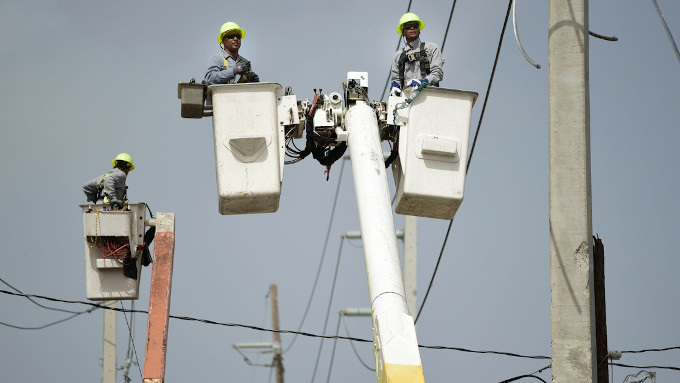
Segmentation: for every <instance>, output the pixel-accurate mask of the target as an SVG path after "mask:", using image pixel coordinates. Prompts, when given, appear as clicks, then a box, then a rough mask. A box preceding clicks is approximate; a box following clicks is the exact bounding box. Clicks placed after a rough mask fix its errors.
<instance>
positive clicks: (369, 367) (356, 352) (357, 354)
mask: <svg viewBox="0 0 680 383" xmlns="http://www.w3.org/2000/svg"><path fill="white" fill-rule="evenodd" d="M340 317H341V318H342V325H343V327H344V328H345V334H347V336H349V328H347V321H346V320H345V316H344V315H342V313H341V314H340ZM349 344H350V346H352V350H354V355H356V356H357V359H359V362H361V365H362V366H364V367H366V369H367V370H369V371H375V368H372V367H371V366H369V365H368V364H367V363H366V362H364V361H363V360H362V359H361V356H360V355H359V351H357V349H356V347H354V342H352V341H351V340H350V341H349Z"/></svg>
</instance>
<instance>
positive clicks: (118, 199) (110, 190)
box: [83, 168, 127, 205]
mask: <svg viewBox="0 0 680 383" xmlns="http://www.w3.org/2000/svg"><path fill="white" fill-rule="evenodd" d="M102 178H103V179H104V180H103V181H102ZM126 179H127V174H125V172H124V171H122V170H120V169H118V168H114V169H113V170H111V172H110V173H106V174H102V175H101V176H99V177H97V178H95V179H93V180H91V181H90V182H88V183H86V184H85V185H83V191H84V192H85V194H88V190H91V189H93V188H94V189H93V190H96V189H97V188H98V187H99V183H100V182H101V187H102V192H101V194H100V197H101V198H99V200H97V203H103V201H104V197H105V196H108V197H109V204H111V205H113V204H114V203H116V204H120V205H122V204H123V202H124V201H125V199H126V198H127V188H126V187H125V180H126Z"/></svg>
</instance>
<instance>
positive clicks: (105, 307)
mask: <svg viewBox="0 0 680 383" xmlns="http://www.w3.org/2000/svg"><path fill="white" fill-rule="evenodd" d="M0 293H3V294H7V295H14V296H28V297H32V298H38V299H44V300H48V301H52V302H61V303H72V304H82V305H87V306H93V307H94V308H101V309H105V310H113V311H119V312H135V313H142V314H148V313H149V312H148V311H145V310H137V309H135V310H131V309H130V310H128V309H121V308H118V307H107V306H103V305H100V304H96V303H91V302H84V301H76V300H67V299H58V298H52V297H46V296H42V295H34V294H19V293H15V292H11V291H7V290H0ZM169 317H170V318H172V319H178V320H183V321H189V322H200V323H204V324H210V325H217V326H224V327H240V328H246V329H250V330H255V331H266V332H278V333H281V334H297V335H302V336H306V337H310V338H324V339H343V340H350V341H355V342H364V343H373V340H371V339H362V338H355V337H350V336H341V335H335V336H333V335H318V334H312V333H308V332H301V331H293V330H272V329H267V328H263V327H258V326H252V325H245V324H239V323H224V322H216V321H213V320H209V319H199V318H193V317H188V316H178V315H169ZM418 347H420V348H426V349H432V350H449V351H461V352H468V353H476V354H496V355H503V356H512V357H516V358H526V359H550V357H549V356H543V355H522V354H517V353H512V352H503V351H484V350H471V349H466V348H461V347H448V346H427V345H418Z"/></svg>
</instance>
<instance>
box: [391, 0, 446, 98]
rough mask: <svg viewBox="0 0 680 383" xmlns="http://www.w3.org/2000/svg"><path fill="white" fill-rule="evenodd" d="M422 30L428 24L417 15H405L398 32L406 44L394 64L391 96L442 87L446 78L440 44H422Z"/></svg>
mask: <svg viewBox="0 0 680 383" xmlns="http://www.w3.org/2000/svg"><path fill="white" fill-rule="evenodd" d="M423 28H425V22H424V21H423V20H421V19H420V18H419V17H418V15H416V14H415V13H410V12H409V13H405V14H404V15H402V16H401V18H400V19H399V25H398V26H397V33H398V34H399V35H400V36H403V37H404V40H405V41H406V43H405V44H404V49H403V50H399V51H397V52H396V53H395V54H394V60H393V61H392V73H391V75H390V79H391V80H392V85H391V86H390V95H391V96H400V95H401V91H402V89H406V87H413V88H419V87H423V86H439V83H440V82H441V81H442V79H443V78H444V72H442V66H443V65H444V60H443V59H442V53H441V51H440V50H439V47H438V46H437V44H435V43H428V42H422V41H420V31H422V30H423Z"/></svg>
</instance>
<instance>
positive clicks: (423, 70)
mask: <svg viewBox="0 0 680 383" xmlns="http://www.w3.org/2000/svg"><path fill="white" fill-rule="evenodd" d="M416 60H418V61H419V62H420V77H421V78H424V77H425V76H427V75H428V74H430V60H429V59H428V58H427V53H426V52H425V43H420V51H419V52H413V53H409V54H406V47H404V50H403V51H402V52H401V56H399V61H398V66H399V85H400V86H401V87H402V88H403V87H404V69H405V67H406V61H408V62H414V61H416Z"/></svg>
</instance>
